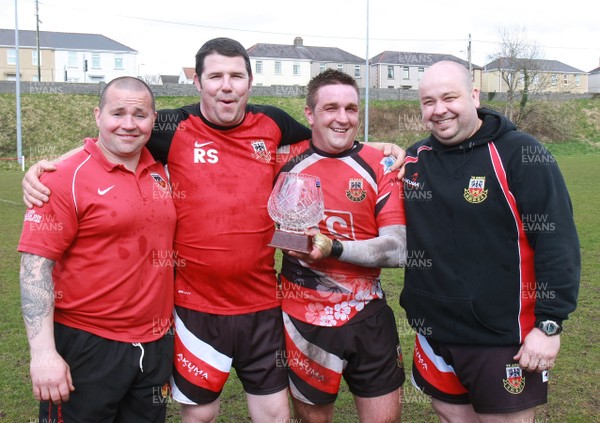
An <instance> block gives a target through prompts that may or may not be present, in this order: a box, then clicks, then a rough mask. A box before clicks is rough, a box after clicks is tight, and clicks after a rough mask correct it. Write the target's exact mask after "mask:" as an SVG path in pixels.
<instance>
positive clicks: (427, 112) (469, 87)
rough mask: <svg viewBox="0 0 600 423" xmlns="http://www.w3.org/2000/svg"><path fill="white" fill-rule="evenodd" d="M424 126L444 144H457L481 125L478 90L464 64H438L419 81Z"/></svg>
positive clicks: (448, 62) (444, 62)
mask: <svg viewBox="0 0 600 423" xmlns="http://www.w3.org/2000/svg"><path fill="white" fill-rule="evenodd" d="M419 101H420V102H421V115H422V118H423V124H424V125H425V127H426V128H427V129H428V130H430V131H431V134H432V135H433V136H434V137H435V138H436V139H437V140H438V141H440V142H441V143H442V144H444V145H448V146H450V145H456V144H459V143H461V142H463V141H464V140H466V139H468V138H470V137H471V136H473V135H474V134H475V132H477V130H478V129H479V127H480V126H481V121H480V120H479V118H478V116H477V108H478V107H479V91H478V90H476V89H474V88H473V82H472V81H471V75H470V74H469V71H468V70H467V68H465V67H464V66H463V65H461V64H459V63H456V62H451V61H442V62H437V63H435V64H434V65H433V66H431V67H430V68H429V69H427V70H426V71H425V73H424V74H423V77H422V78H421V81H420V82H419Z"/></svg>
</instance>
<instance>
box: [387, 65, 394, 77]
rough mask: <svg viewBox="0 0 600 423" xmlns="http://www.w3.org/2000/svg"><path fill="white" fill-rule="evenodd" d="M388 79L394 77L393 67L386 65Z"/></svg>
mask: <svg viewBox="0 0 600 423" xmlns="http://www.w3.org/2000/svg"><path fill="white" fill-rule="evenodd" d="M387 68H388V79H394V67H393V66H388V67H387Z"/></svg>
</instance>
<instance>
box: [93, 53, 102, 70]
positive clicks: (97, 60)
mask: <svg viewBox="0 0 600 423" xmlns="http://www.w3.org/2000/svg"><path fill="white" fill-rule="evenodd" d="M101 67H102V66H100V55H99V54H98V53H92V68H93V69H100V68H101Z"/></svg>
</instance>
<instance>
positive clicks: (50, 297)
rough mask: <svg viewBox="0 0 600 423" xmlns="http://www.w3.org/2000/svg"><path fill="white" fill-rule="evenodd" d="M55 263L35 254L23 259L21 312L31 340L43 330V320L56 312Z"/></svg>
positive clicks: (24, 256)
mask: <svg viewBox="0 0 600 423" xmlns="http://www.w3.org/2000/svg"><path fill="white" fill-rule="evenodd" d="M53 268H54V261H53V260H49V259H47V258H44V257H40V256H36V255H34V254H28V253H23V255H22V257H21V310H22V312H23V320H24V321H25V327H26V329H27V335H28V337H29V339H33V338H35V337H36V335H37V334H39V333H40V330H41V329H42V319H43V318H44V317H47V316H49V315H51V314H52V313H53V312H54V282H53V281H52V269H53Z"/></svg>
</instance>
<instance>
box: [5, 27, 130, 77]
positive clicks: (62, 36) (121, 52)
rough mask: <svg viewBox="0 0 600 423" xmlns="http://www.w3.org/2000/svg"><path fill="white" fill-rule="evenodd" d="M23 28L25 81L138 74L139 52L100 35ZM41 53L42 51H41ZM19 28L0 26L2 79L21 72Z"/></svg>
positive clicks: (21, 52)
mask: <svg viewBox="0 0 600 423" xmlns="http://www.w3.org/2000/svg"><path fill="white" fill-rule="evenodd" d="M37 34H38V32H36V31H24V30H20V31H19V70H20V73H21V80H23V81H38V80H39V78H38V71H39V74H40V75H41V80H42V81H46V82H58V81H60V82H109V81H111V80H113V79H114V78H117V77H119V76H125V75H132V76H135V75H137V74H138V68H137V53H138V52H137V51H136V50H134V49H132V48H130V47H128V46H126V45H124V44H121V43H119V42H117V41H114V40H112V39H110V38H107V37H105V36H104V35H100V34H75V33H68V32H49V31H39V52H38V40H37ZM38 53H39V54H38ZM16 63H17V50H16V43H15V31H14V30H11V29H0V79H4V80H15V79H16V75H17V70H16Z"/></svg>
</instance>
